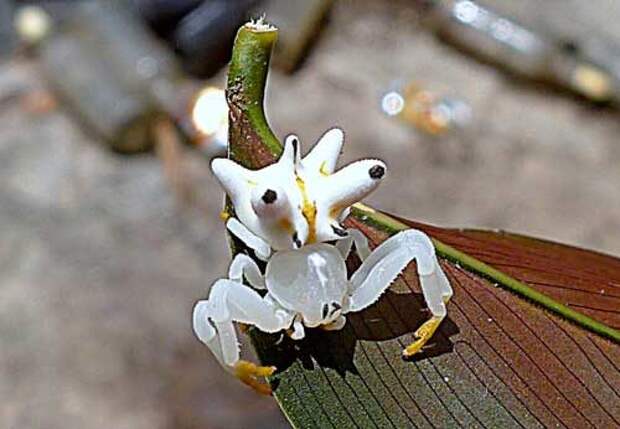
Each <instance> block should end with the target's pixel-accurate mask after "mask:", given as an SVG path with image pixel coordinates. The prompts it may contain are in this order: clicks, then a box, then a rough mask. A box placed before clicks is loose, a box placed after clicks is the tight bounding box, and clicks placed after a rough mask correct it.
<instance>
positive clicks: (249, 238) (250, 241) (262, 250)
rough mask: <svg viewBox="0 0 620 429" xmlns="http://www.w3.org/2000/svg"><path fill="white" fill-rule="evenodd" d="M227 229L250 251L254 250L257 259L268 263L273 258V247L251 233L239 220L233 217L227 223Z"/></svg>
mask: <svg viewBox="0 0 620 429" xmlns="http://www.w3.org/2000/svg"><path fill="white" fill-rule="evenodd" d="M226 228H227V229H228V230H229V231H230V233H231V234H233V235H234V236H235V237H237V238H238V239H239V240H241V241H242V242H243V244H245V245H246V246H248V247H249V248H250V249H252V250H254V252H255V253H256V257H257V258H259V259H260V260H262V261H266V260H268V259H269V256H271V246H270V245H269V243H267V242H266V241H265V240H263V239H262V238H260V237H259V236H258V235H256V234H254V233H253V232H252V231H250V230H249V229H248V228H247V227H246V226H245V225H244V224H242V223H241V222H239V220H238V219H236V218H234V217H231V218H230V219H228V221H227V222H226Z"/></svg>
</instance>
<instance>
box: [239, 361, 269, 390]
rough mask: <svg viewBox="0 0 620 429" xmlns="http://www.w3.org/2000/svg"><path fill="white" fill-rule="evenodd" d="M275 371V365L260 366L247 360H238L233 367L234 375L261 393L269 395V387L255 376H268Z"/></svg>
mask: <svg viewBox="0 0 620 429" xmlns="http://www.w3.org/2000/svg"><path fill="white" fill-rule="evenodd" d="M275 371H276V367H275V366H260V365H256V364H254V363H252V362H248V361H247V360H240V361H239V362H237V363H236V365H235V367H234V374H235V377H237V378H238V379H239V380H241V382H242V383H244V384H247V385H248V386H250V387H251V388H252V389H254V390H255V391H257V392H258V393H261V394H263V395H271V387H270V386H269V385H268V384H267V383H262V382H260V381H258V379H257V377H269V376H270V375H273V373H274V372H275Z"/></svg>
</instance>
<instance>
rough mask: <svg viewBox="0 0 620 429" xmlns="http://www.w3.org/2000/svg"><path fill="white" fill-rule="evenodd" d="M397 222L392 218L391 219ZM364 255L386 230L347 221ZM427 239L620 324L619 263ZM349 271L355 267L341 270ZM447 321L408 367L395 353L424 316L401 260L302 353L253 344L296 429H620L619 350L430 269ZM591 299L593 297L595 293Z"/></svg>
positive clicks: (483, 286)
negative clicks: (367, 304) (366, 300)
mask: <svg viewBox="0 0 620 429" xmlns="http://www.w3.org/2000/svg"><path fill="white" fill-rule="evenodd" d="M401 221H403V220H402V219H401ZM347 222H348V226H351V227H356V228H358V229H360V230H362V231H363V232H364V233H365V234H366V235H367V236H368V237H369V239H370V241H371V245H372V246H373V247H374V246H376V245H377V244H379V243H380V242H381V241H383V240H384V239H385V238H386V237H387V234H386V233H385V232H382V231H381V230H379V229H377V228H375V227H373V226H371V225H370V224H369V223H367V222H363V221H362V220H360V219H357V218H354V217H351V218H349V219H348V221H347ZM403 222H407V224H408V225H410V226H412V227H415V228H418V229H421V230H424V231H426V232H427V233H428V234H429V235H431V236H432V237H433V238H436V239H438V240H440V241H442V242H444V243H446V244H449V245H451V246H453V247H455V248H457V249H458V250H461V251H463V252H466V253H468V254H469V255H471V256H473V257H475V258H477V259H479V260H481V261H483V262H486V263H487V264H489V265H491V266H493V267H495V268H497V269H500V270H502V271H503V272H505V273H507V274H509V275H511V276H512V277H514V278H516V279H517V280H520V281H522V282H525V283H527V284H528V285H530V286H532V287H534V288H536V289H537V290H539V291H540V292H543V293H545V294H547V295H549V296H551V297H553V298H555V299H556V300H558V301H560V302H562V303H565V304H567V305H569V306H570V307H571V308H573V309H575V310H578V311H583V312H584V313H586V314H588V315H590V316H591V317H593V318H596V319H598V320H599V321H601V322H605V323H607V324H609V325H610V326H615V327H618V325H620V314H619V308H620V305H619V303H620V298H618V296H619V295H620V290H619V288H618V284H620V260H618V259H615V258H612V257H609V256H605V255H601V254H597V253H594V252H589V251H585V250H581V249H575V248H572V247H568V246H563V245H559V244H554V243H549V242H545V241H540V240H536V239H531V238H526V237H522V236H516V235H510V234H505V233H495V232H480V231H461V230H452V229H442V228H437V227H432V226H428V225H423V224H419V223H414V222H408V221H403ZM349 262H350V269H352V270H354V269H355V266H356V265H357V262H359V261H353V260H352V261H349ZM442 266H443V267H444V269H445V271H446V273H447V275H448V277H449V279H450V280H451V282H452V285H453V287H454V292H455V294H454V297H453V299H452V301H451V302H450V304H449V315H448V318H447V319H446V320H445V321H444V322H443V324H442V327H441V329H440V330H439V332H438V333H437V334H436V335H435V337H434V339H433V340H432V342H431V344H429V345H428V346H427V347H426V348H425V350H424V351H423V352H422V353H421V354H420V355H418V356H416V358H415V359H414V360H413V361H411V362H406V361H404V360H402V359H401V356H400V352H401V349H402V348H403V347H404V346H406V345H407V344H408V343H409V342H411V341H412V340H413V336H412V333H413V332H414V331H415V329H416V328H417V327H418V326H419V325H420V324H421V323H422V321H423V320H425V318H426V317H428V315H427V314H426V312H425V310H424V308H423V307H424V305H423V300H422V298H421V295H420V290H419V285H418V280H417V276H416V274H415V269H414V267H413V264H412V265H411V266H410V267H409V268H408V269H407V270H406V271H405V273H404V274H403V276H401V278H400V279H399V280H397V282H396V284H395V287H394V288H393V289H394V290H395V291H397V292H389V293H387V294H385V295H384V296H383V297H382V298H381V299H380V301H379V302H378V303H377V304H375V305H374V306H372V307H371V308H369V309H367V310H365V311H363V312H361V313H359V314H355V315H350V316H349V318H348V320H349V321H348V324H347V326H346V327H345V329H344V330H343V331H341V332H330V333H326V332H321V331H316V332H310V333H309V336H308V338H307V339H306V340H304V341H302V342H301V343H293V342H292V341H284V342H281V343H278V344H274V339H273V337H267V336H263V335H258V337H259V340H258V341H257V347H258V351H259V354H260V355H261V358H262V359H263V360H264V361H267V362H269V363H275V364H276V365H277V366H279V367H280V369H281V370H283V371H282V372H281V373H280V375H279V376H278V377H277V379H276V381H275V385H276V389H275V392H276V395H277V397H278V400H279V401H280V403H281V405H282V407H283V409H284V411H285V412H286V413H287V415H288V416H289V418H290V419H291V421H292V422H293V423H294V424H295V426H297V427H321V428H322V427H337V428H341V427H399V428H401V427H468V428H469V427H487V428H495V427H502V428H505V427H522V428H523V427H525V428H531V427H554V428H555V427H568V428H588V427H594V428H614V427H620V346H619V345H618V344H616V343H613V342H612V341H610V340H607V339H605V338H602V337H600V336H598V335H597V334H594V333H591V332H589V331H587V330H585V329H584V328H582V327H580V326H576V325H573V324H572V323H569V322H567V321H565V320H563V319H561V318H560V317H558V316H556V315H555V314H552V313H550V312H548V311H546V310H545V309H542V308H539V307H537V306H535V305H533V304H530V303H529V302H527V301H525V300H524V299H522V298H521V297H519V296H517V295H515V294H513V293H511V292H509V291H506V290H504V289H502V288H500V287H496V286H494V285H493V284H491V283H489V281H487V280H485V279H483V278H481V277H480V276H478V275H476V274H474V273H472V272H469V271H467V270H465V269H463V268H460V267H459V266H457V265H455V264H453V263H452V262H448V261H442ZM601 290H602V292H601Z"/></svg>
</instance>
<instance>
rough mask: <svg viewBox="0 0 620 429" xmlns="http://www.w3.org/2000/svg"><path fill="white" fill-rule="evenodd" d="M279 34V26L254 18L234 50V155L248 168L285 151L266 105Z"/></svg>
mask: <svg viewBox="0 0 620 429" xmlns="http://www.w3.org/2000/svg"><path fill="white" fill-rule="evenodd" d="M277 38H278V30H277V28H275V27H273V26H270V25H266V24H263V23H262V22H261V21H259V22H257V23H252V22H251V23H248V24H245V25H244V26H243V27H241V28H240V29H239V31H238V32H237V37H236V39H235V44H234V48H233V52H232V59H231V62H230V68H229V70H228V83H227V86H226V100H227V102H228V107H229V115H228V119H229V123H230V128H229V141H230V147H229V148H230V149H229V150H230V158H231V159H234V160H235V161H237V162H239V163H241V164H242V165H244V166H245V167H248V168H253V169H256V168H261V167H264V166H265V165H268V164H270V163H271V162H273V161H274V160H275V159H277V157H278V156H279V155H280V153H281V152H282V146H281V145H280V142H279V141H278V139H277V138H276V136H275V135H274V134H273V132H272V131H271V128H270V127H269V124H268V123H267V119H266V118H265V113H264V112H265V110H264V106H263V104H264V94H265V86H266V84H267V73H268V71H269V62H270V60H271V51H272V50H273V46H274V45H275V43H276V39H277Z"/></svg>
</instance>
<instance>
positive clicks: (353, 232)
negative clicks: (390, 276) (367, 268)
mask: <svg viewBox="0 0 620 429" xmlns="http://www.w3.org/2000/svg"><path fill="white" fill-rule="evenodd" d="M346 234H347V235H346V236H344V237H343V238H342V239H340V240H338V241H336V248H337V249H338V251H339V252H340V254H341V255H342V257H343V258H344V259H347V257H348V256H349V252H350V251H351V246H352V245H353V243H355V251H356V252H357V255H358V256H359V258H360V260H362V261H364V260H365V259H366V258H367V257H368V255H370V247H368V239H367V238H366V236H365V235H364V234H362V232H361V231H359V230H357V229H354V228H348V229H347V230H346Z"/></svg>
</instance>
